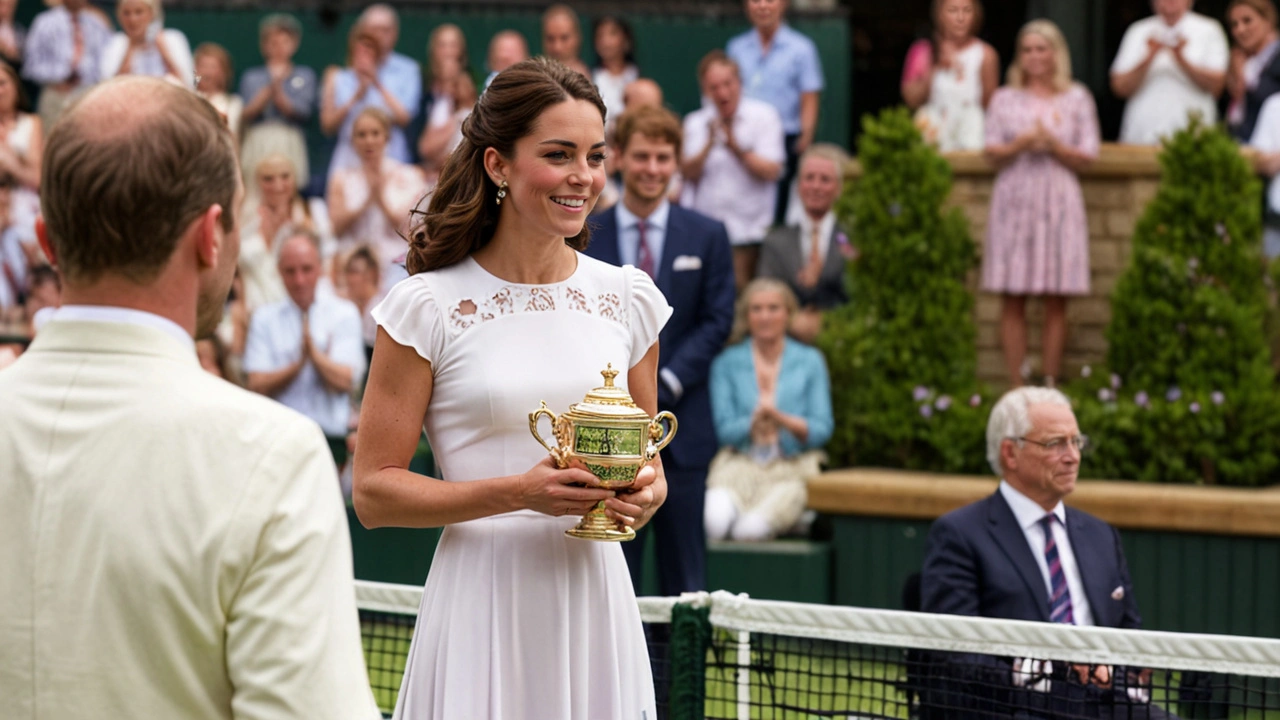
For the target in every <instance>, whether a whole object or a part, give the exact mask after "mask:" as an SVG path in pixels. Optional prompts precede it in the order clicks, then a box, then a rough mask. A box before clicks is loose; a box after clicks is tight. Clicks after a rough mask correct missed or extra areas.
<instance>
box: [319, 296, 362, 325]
mask: <svg viewBox="0 0 1280 720" xmlns="http://www.w3.org/2000/svg"><path fill="white" fill-rule="evenodd" d="M316 304H317V305H319V307H320V308H321V309H322V310H323V312H324V313H325V314H327V315H329V316H330V317H333V318H338V319H347V318H350V317H354V318H359V317H360V308H358V307H356V304H355V303H353V302H351V301H350V300H348V299H346V298H344V297H339V296H338V295H335V294H333V293H323V294H318V295H316Z"/></svg>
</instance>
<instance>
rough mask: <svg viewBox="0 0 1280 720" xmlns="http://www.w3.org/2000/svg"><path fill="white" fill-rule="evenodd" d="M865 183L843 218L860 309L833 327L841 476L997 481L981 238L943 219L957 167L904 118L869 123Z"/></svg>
mask: <svg viewBox="0 0 1280 720" xmlns="http://www.w3.org/2000/svg"><path fill="white" fill-rule="evenodd" d="M858 158H859V160H860V161H861V163H862V167H863V174H862V177H861V179H860V180H859V181H858V182H856V183H851V184H850V186H849V187H847V188H846V189H845V193H844V195H843V196H842V197H841V200H840V202H839V203H838V204H837V208H836V212H837V214H838V215H839V216H840V219H841V221H842V223H843V224H844V226H845V227H849V228H853V230H854V233H855V245H857V247H858V251H859V257H858V259H857V261H856V262H853V263H850V264H849V269H848V271H847V273H848V275H847V278H848V283H849V297H850V302H849V303H848V304H846V305H844V306H843V307H841V308H839V309H837V310H834V311H831V312H829V313H828V314H827V316H826V317H825V319H824V321H823V332H822V334H821V335H820V336H819V337H818V340H817V345H818V347H819V348H820V349H821V350H822V351H823V352H824V354H825V355H826V358H827V363H828V367H829V369H830V373H831V386H832V402H833V406H834V409H835V421H836V423H835V425H836V429H835V434H834V436H833V437H832V439H831V442H830V443H829V444H828V445H827V451H828V454H829V455H830V457H831V463H832V464H833V465H835V466H847V465H876V466H889V467H901V468H910V469H920V470H934V471H941V472H980V473H981V472H986V461H985V448H984V442H985V440H984V432H985V426H986V416H987V414H988V413H989V411H990V403H989V401H987V400H986V399H984V396H983V393H982V392H981V391H980V388H979V387H978V385H977V381H976V362H977V360H976V353H975V331H974V326H973V295H972V294H971V293H970V291H969V289H968V288H967V286H966V277H967V275H968V273H969V272H970V270H972V268H973V267H974V265H975V262H976V254H975V250H974V243H973V239H972V238H971V237H970V236H969V229H968V223H967V222H966V221H965V218H964V217H963V215H962V214H961V213H960V211H959V210H958V209H950V210H946V211H944V210H943V204H944V202H945V201H946V199H947V196H948V194H949V193H950V191H951V168H950V166H949V165H948V164H947V162H946V161H945V160H943V159H942V157H940V156H939V155H938V153H937V152H936V151H934V150H933V149H932V148H930V147H928V146H927V145H925V143H924V140H923V139H922V137H921V135H920V132H919V130H917V128H916V127H915V125H914V124H913V123H912V121H911V118H910V116H909V115H908V114H907V112H906V110H904V109H901V108H899V109H892V110H887V111H885V112H883V113H881V114H880V115H879V116H878V117H871V116H867V117H866V118H864V120H863V134H862V137H861V139H860V140H859V142H858Z"/></svg>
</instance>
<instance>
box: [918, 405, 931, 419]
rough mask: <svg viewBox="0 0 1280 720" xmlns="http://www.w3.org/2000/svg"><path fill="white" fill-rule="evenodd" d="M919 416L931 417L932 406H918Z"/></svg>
mask: <svg viewBox="0 0 1280 720" xmlns="http://www.w3.org/2000/svg"><path fill="white" fill-rule="evenodd" d="M920 414H921V415H923V416H924V417H933V406H932V405H921V406H920Z"/></svg>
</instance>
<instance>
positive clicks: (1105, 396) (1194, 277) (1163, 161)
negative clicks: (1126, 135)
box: [1071, 121, 1280, 485]
mask: <svg viewBox="0 0 1280 720" xmlns="http://www.w3.org/2000/svg"><path fill="white" fill-rule="evenodd" d="M1160 165H1161V169H1162V171H1163V176H1162V180H1161V184H1160V189H1159V191H1158V193H1157V195H1156V197H1155V199H1154V200H1152V201H1151V204H1150V205H1148V207H1147V209H1146V211H1145V212H1144V214H1143V216H1142V218H1141V219H1140V220H1139V222H1138V224H1137V227H1136V229H1135V231H1134V236H1133V256H1132V259H1131V262H1130V265H1129V267H1128V269H1127V270H1126V271H1125V273H1124V274H1123V275H1122V276H1121V278H1120V281H1119V283H1118V284H1117V285H1116V289H1115V292H1114V293H1113V295H1112V301H1111V304H1112V320H1111V325H1110V326H1109V327H1108V329H1107V342H1108V351H1107V366H1108V370H1107V371H1106V372H1099V373H1091V375H1092V376H1091V377H1088V378H1085V379H1084V380H1083V381H1081V382H1076V383H1073V384H1072V388H1071V392H1072V394H1073V395H1074V396H1075V404H1076V414H1077V417H1078V419H1079V422H1080V426H1081V428H1083V429H1084V430H1085V432H1087V433H1089V434H1090V435H1091V436H1093V438H1094V443H1093V444H1094V448H1095V449H1094V451H1093V452H1092V453H1091V454H1090V456H1089V457H1088V458H1087V459H1086V462H1085V473H1086V474H1087V475H1089V476H1092V477H1108V478H1116V479H1133V480H1147V481H1158V482H1180V483H1204V484H1225V485H1261V484H1268V483H1271V482H1273V480H1272V476H1273V475H1274V474H1275V472H1276V470H1277V468H1278V467H1280V454H1278V452H1277V450H1280V446H1278V444H1280V434H1278V432H1280V395H1278V394H1277V392H1276V389H1275V372H1274V370H1273V369H1272V365H1271V353H1270V348H1269V345H1268V335H1267V329H1266V323H1267V312H1268V309H1267V306H1268V301H1267V291H1266V288H1265V286H1264V280H1265V278H1266V275H1267V273H1266V267H1265V265H1264V263H1263V262H1262V255H1261V251H1260V245H1261V244H1260V238H1261V215H1260V211H1259V208H1258V206H1257V202H1256V198H1257V197H1258V195H1259V192H1260V188H1259V186H1258V180H1257V178H1256V176H1255V175H1254V173H1253V171H1252V169H1251V168H1250V167H1249V165H1248V163H1247V162H1246V161H1245V160H1244V159H1243V158H1242V157H1241V155H1240V151H1239V149H1238V147H1237V146H1236V145H1235V143H1234V142H1233V141H1232V140H1231V138H1229V137H1228V136H1227V134H1226V133H1225V132H1223V131H1222V130H1221V129H1218V128H1213V127H1208V126H1206V125H1204V124H1202V123H1200V122H1199V121H1196V122H1193V123H1192V124H1191V125H1190V126H1189V127H1188V128H1187V129H1186V130H1184V131H1182V132H1180V133H1178V134H1176V135H1174V136H1173V137H1172V138H1170V139H1169V140H1168V141H1167V142H1166V144H1165V147H1164V151H1163V152H1162V153H1161V156H1160Z"/></svg>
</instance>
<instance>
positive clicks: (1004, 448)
mask: <svg viewBox="0 0 1280 720" xmlns="http://www.w3.org/2000/svg"><path fill="white" fill-rule="evenodd" d="M1017 449H1018V443H1017V441H1015V440H1010V439H1009V438H1005V439H1003V440H1001V441H1000V464H1001V465H1002V466H1003V467H1004V471H1005V472H1006V473H1007V472H1009V471H1010V470H1017V469H1018V456H1017V454H1016V452H1015V451H1016V450H1017Z"/></svg>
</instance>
